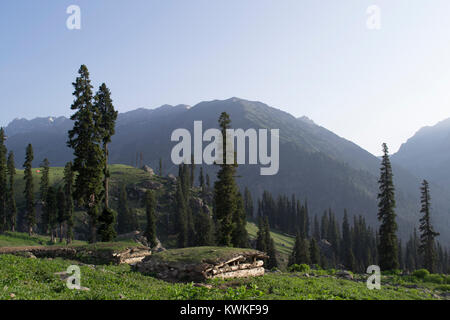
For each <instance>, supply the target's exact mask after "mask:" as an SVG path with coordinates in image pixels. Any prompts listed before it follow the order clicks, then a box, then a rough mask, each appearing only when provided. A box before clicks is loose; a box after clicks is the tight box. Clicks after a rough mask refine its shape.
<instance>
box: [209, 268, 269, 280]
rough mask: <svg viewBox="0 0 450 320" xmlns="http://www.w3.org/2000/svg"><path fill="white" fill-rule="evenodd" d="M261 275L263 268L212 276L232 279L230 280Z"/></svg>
mask: <svg viewBox="0 0 450 320" xmlns="http://www.w3.org/2000/svg"><path fill="white" fill-rule="evenodd" d="M263 275H264V268H262V267H260V268H252V269H245V270H237V271H231V272H225V273H220V274H218V275H215V276H213V278H220V279H232V278H247V277H259V276H263Z"/></svg>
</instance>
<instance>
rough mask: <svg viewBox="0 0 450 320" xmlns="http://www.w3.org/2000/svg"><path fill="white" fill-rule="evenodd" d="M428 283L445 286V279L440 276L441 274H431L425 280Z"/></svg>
mask: <svg viewBox="0 0 450 320" xmlns="http://www.w3.org/2000/svg"><path fill="white" fill-rule="evenodd" d="M424 280H425V281H426V282H432V283H437V284H443V283H444V278H443V277H442V276H441V275H439V274H430V275H427V276H425V279H424Z"/></svg>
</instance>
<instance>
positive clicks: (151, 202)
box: [144, 190, 157, 248]
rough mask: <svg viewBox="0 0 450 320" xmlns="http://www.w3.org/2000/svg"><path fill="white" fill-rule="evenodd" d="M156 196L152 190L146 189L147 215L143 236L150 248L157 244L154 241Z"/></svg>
mask: <svg viewBox="0 0 450 320" xmlns="http://www.w3.org/2000/svg"><path fill="white" fill-rule="evenodd" d="M155 209H156V198H155V193H154V192H153V191H152V190H148V191H147V192H146V194H145V213H146V217H147V226H146V228H145V234H144V235H145V237H146V238H147V242H148V244H149V246H150V248H154V247H156V245H157V242H156V213H155Z"/></svg>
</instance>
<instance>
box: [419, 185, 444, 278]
mask: <svg viewBox="0 0 450 320" xmlns="http://www.w3.org/2000/svg"><path fill="white" fill-rule="evenodd" d="M420 191H421V193H422V196H421V199H420V202H421V204H422V208H421V210H420V213H422V214H423V216H422V218H420V226H419V230H420V246H419V253H420V254H422V256H423V263H424V267H425V268H426V269H427V270H428V271H430V272H431V273H433V272H435V271H436V243H435V238H436V237H437V236H439V233H437V232H435V231H434V228H433V226H432V225H431V213H430V211H431V210H430V209H431V205H430V200H431V197H430V187H429V185H428V181H427V180H423V182H422V187H421V188H420Z"/></svg>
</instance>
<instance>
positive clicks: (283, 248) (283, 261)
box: [247, 222, 295, 269]
mask: <svg viewBox="0 0 450 320" xmlns="http://www.w3.org/2000/svg"><path fill="white" fill-rule="evenodd" d="M247 232H248V235H249V237H250V239H256V234H257V232H258V226H257V225H256V224H255V223H253V222H247ZM270 235H271V237H272V239H273V241H274V242H275V250H276V251H277V253H278V262H279V264H280V267H281V268H282V269H285V268H286V266H287V263H288V260H289V256H290V254H291V252H292V248H293V247H294V242H295V237H292V236H289V235H286V234H281V233H278V232H274V231H271V232H270Z"/></svg>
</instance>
